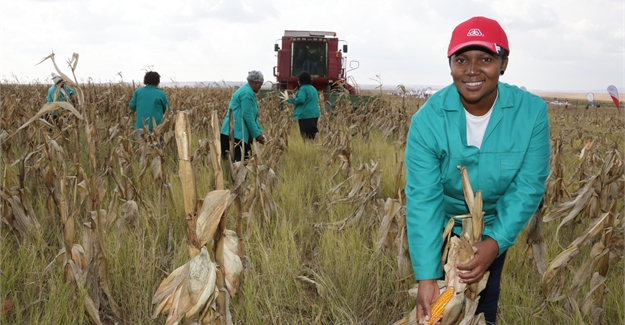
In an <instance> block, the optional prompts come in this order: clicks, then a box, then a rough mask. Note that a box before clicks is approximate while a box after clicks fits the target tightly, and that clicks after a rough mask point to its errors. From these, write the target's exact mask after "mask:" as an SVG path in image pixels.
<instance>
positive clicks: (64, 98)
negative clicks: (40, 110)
mask: <svg viewBox="0 0 625 325" xmlns="http://www.w3.org/2000/svg"><path fill="white" fill-rule="evenodd" d="M75 94H76V91H75V90H74V89H73V88H72V87H70V86H68V85H66V84H65V80H63V78H62V77H61V76H59V75H58V74H56V73H54V72H52V86H50V88H48V96H47V97H46V102H48V103H52V102H70V103H72V105H74V104H75V101H74V95H75ZM68 99H69V101H68ZM57 116H58V113H57V112H56V111H54V112H53V113H52V115H50V114H46V119H47V120H49V121H50V119H53V120H56V119H57Z"/></svg>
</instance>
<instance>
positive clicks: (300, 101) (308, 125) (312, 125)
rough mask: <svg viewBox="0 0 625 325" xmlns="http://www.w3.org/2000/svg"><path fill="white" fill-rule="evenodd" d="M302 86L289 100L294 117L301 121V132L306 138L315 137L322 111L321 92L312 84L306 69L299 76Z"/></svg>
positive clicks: (311, 138) (312, 138)
mask: <svg viewBox="0 0 625 325" xmlns="http://www.w3.org/2000/svg"><path fill="white" fill-rule="evenodd" d="M297 78H298V81H299V84H300V87H299V89H298V90H297V95H296V96H295V98H289V99H288V100H287V102H289V103H291V104H293V105H294V106H295V107H294V109H293V119H294V120H296V121H297V122H298V123H299V132H300V134H301V135H302V138H304V139H310V140H314V139H315V134H317V132H319V130H318V129H317V121H318V120H319V116H321V112H320V110H319V93H318V92H317V89H315V87H313V86H312V85H311V83H312V78H311V76H310V73H308V72H306V71H304V72H302V73H300V74H299V76H297Z"/></svg>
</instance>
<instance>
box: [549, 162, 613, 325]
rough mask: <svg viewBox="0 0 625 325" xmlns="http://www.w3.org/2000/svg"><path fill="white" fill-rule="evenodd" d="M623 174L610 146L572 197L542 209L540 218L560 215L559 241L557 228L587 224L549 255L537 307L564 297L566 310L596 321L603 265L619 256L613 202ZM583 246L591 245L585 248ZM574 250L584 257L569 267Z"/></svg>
mask: <svg viewBox="0 0 625 325" xmlns="http://www.w3.org/2000/svg"><path fill="white" fill-rule="evenodd" d="M580 168H581V167H580ZM580 174H582V173H580ZM584 174H585V173H584ZM623 175H624V174H623V162H622V160H621V157H620V154H619V153H618V151H616V150H612V151H611V152H610V153H608V155H607V157H606V158H605V159H604V160H603V164H602V165H601V168H600V170H599V172H598V174H596V175H592V176H590V177H589V178H588V179H586V180H584V181H582V182H580V188H579V189H578V190H577V191H576V192H574V193H573V194H572V201H570V202H565V203H562V204H560V205H557V206H556V207H555V208H554V209H553V210H552V211H550V212H548V213H547V215H545V217H544V222H550V221H554V220H559V219H562V220H561V221H560V224H559V225H558V227H557V228H556V239H557V241H558V243H559V244H560V245H561V247H562V245H563V243H562V242H561V240H560V236H561V232H562V231H565V232H566V233H567V234H568V233H573V232H572V230H573V229H571V228H576V227H578V225H587V227H588V228H586V229H584V230H583V231H582V232H581V234H580V235H578V236H577V237H576V238H575V239H574V240H572V241H571V242H570V243H568V244H565V245H566V248H562V249H563V251H562V252H561V253H560V254H558V256H556V257H555V258H554V259H553V260H551V261H550V263H549V265H548V266H547V269H546V271H545V272H544V274H543V276H542V291H543V296H544V301H543V302H542V304H541V305H540V306H538V308H540V307H542V306H543V305H544V304H546V303H551V304H553V303H556V302H558V301H561V300H564V301H565V308H566V309H567V310H568V311H569V312H570V313H574V314H575V315H578V316H579V317H582V316H586V317H588V318H589V319H590V320H591V321H592V323H593V324H600V323H601V319H602V314H603V307H604V305H603V304H604V295H605V291H606V290H607V288H606V286H605V281H606V279H607V277H608V275H609V274H608V271H609V269H610V266H612V265H614V264H615V263H617V262H618V261H619V260H621V259H622V249H623V229H622V227H619V226H618V225H619V224H620V223H622V221H621V220H620V219H621V214H620V212H618V211H617V210H616V206H617V202H618V201H619V200H621V199H622V190H623V182H624V181H625V179H624V176H623ZM599 236H600V238H599ZM586 246H591V249H590V251H589V252H587V250H586V249H585V247H586ZM580 254H582V255H581V256H583V257H581V259H582V260H584V261H585V262H583V263H582V264H581V266H579V268H577V269H575V266H574V265H575V264H574V262H575V260H576V258H577V257H578V256H579V255H580ZM586 254H587V255H586ZM578 260H579V258H578ZM571 279H572V281H571ZM569 281H570V283H569ZM587 284H588V285H589V287H588V288H587V291H585V294H583V296H582V293H581V289H582V288H583V287H584V286H586V285H587ZM593 297H594V299H593Z"/></svg>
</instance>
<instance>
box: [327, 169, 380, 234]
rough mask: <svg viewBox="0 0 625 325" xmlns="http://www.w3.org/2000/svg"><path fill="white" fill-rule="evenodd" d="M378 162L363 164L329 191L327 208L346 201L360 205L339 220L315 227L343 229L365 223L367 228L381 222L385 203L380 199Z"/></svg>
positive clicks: (346, 202)
mask: <svg viewBox="0 0 625 325" xmlns="http://www.w3.org/2000/svg"><path fill="white" fill-rule="evenodd" d="M378 164H379V162H377V163H376V162H373V161H372V162H371V165H369V164H361V165H360V167H359V169H358V170H357V171H355V172H354V173H353V174H352V175H351V176H350V177H349V178H348V179H346V180H345V181H342V182H341V183H339V184H338V185H336V186H335V187H333V188H332V189H330V191H329V193H328V197H329V199H328V201H327V204H328V206H327V207H326V210H330V209H332V208H333V206H335V205H337V204H344V203H345V204H351V205H353V206H356V207H358V208H357V209H356V210H355V211H354V213H352V214H351V215H350V216H348V217H347V218H345V219H342V220H339V221H335V222H322V223H318V224H316V225H315V227H321V228H334V229H339V230H341V229H343V228H345V227H352V226H355V225H364V226H365V228H367V227H370V226H372V225H374V224H376V223H377V222H379V221H378V220H379V216H382V215H384V211H385V204H384V203H383V201H382V200H378V196H379V195H380V176H381V171H380V170H379V169H378ZM345 192H346V193H345ZM342 195H345V196H344V197H342ZM389 208H391V209H392V207H389ZM389 213H390V212H389Z"/></svg>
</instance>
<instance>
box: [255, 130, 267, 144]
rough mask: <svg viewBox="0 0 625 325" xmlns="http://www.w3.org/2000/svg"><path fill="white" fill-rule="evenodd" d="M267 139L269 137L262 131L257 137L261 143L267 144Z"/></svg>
mask: <svg viewBox="0 0 625 325" xmlns="http://www.w3.org/2000/svg"><path fill="white" fill-rule="evenodd" d="M266 140H267V138H266V137H265V135H264V134H262V133H261V135H259V136H257V137H256V141H258V142H260V144H265V141H266Z"/></svg>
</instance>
